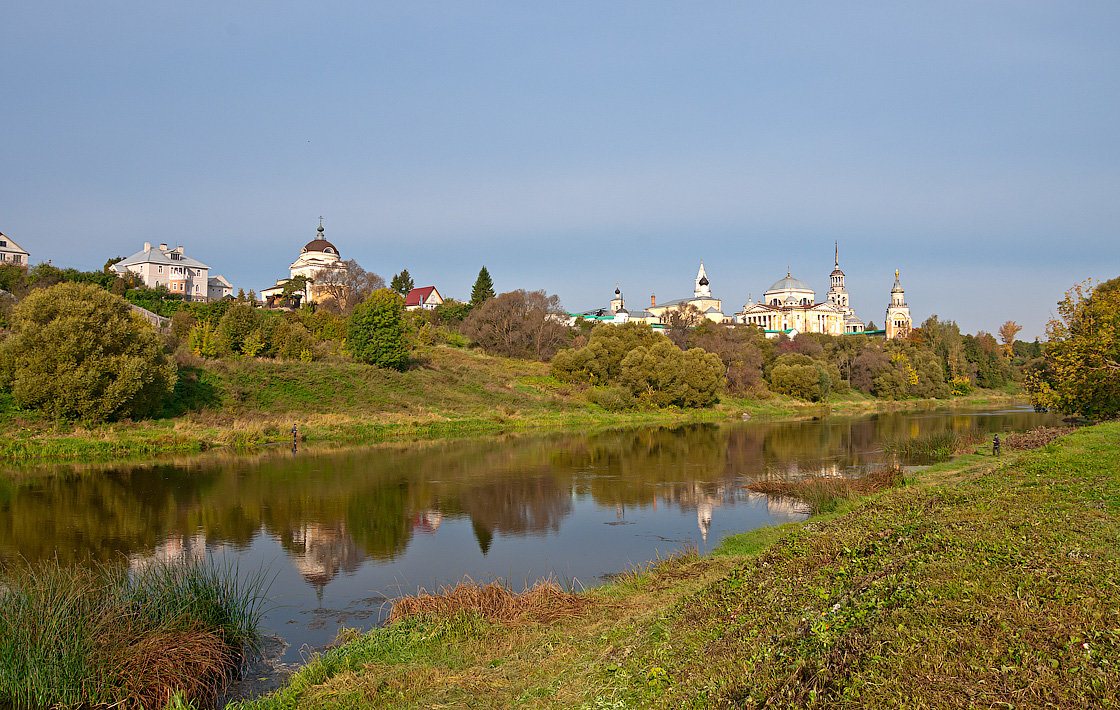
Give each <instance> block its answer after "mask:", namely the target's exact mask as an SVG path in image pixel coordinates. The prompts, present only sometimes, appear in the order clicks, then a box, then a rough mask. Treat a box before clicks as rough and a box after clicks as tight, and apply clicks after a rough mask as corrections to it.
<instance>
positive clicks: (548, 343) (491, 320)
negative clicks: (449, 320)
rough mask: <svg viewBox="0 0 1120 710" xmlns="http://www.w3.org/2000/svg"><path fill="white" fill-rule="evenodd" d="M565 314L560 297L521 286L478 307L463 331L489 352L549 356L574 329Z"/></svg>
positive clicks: (529, 356) (534, 356)
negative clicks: (569, 324) (566, 323)
mask: <svg viewBox="0 0 1120 710" xmlns="http://www.w3.org/2000/svg"><path fill="white" fill-rule="evenodd" d="M566 318H567V314H565V313H564V312H563V311H562V310H561V308H560V298H559V297H557V296H555V295H551V296H550V295H548V294H546V293H545V292H544V291H525V290H524V289H518V290H517V291H510V292H508V293H503V294H500V295H498V296H495V297H494V298H491V299H489V300H487V301H485V302H484V303H483V304H482V305H481V306H480V307H478V308H476V309H475V310H474V311H473V312H472V313H471V315H470V316H469V317H468V318H467V320H466V321H465V322H464V323H463V333H464V334H465V335H466V336H467V337H468V338H470V339H471V340H473V341H474V342H475V343H476V344H478V345H479V346H480V347H481V348H482V349H483V350H485V351H487V352H490V353H495V354H498V355H507V356H509V357H524V358H535V359H537V360H548V359H550V358H551V357H552V356H553V355H554V354H556V351H557V350H559V349H560V346H561V345H562V344H563V343H564V342H565V340H566V339H567V337H568V333H569V332H570V331H571V329H570V328H569V327H568V326H567V325H565V323H564V321H565V319H566Z"/></svg>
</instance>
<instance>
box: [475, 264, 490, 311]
mask: <svg viewBox="0 0 1120 710" xmlns="http://www.w3.org/2000/svg"><path fill="white" fill-rule="evenodd" d="M493 297H494V282H493V281H492V280H490V272H489V271H487V270H486V267H485V266H483V267H482V268H481V269H479V270H478V278H477V279H475V280H474V288H472V289H471V306H474V307H475V308H477V307H479V306H481V305H482V303H483V301H486V300H489V299H491V298H493Z"/></svg>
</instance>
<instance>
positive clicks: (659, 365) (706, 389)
mask: <svg viewBox="0 0 1120 710" xmlns="http://www.w3.org/2000/svg"><path fill="white" fill-rule="evenodd" d="M621 380H622V384H623V386H625V387H627V388H629V390H630V392H631V393H632V394H633V395H634V397H635V398H637V399H638V401H639V402H642V403H645V404H649V405H653V406H656V407H668V406H677V407H707V406H709V405H711V404H714V403H715V401H716V399H717V397H718V395H719V392H720V390H721V389H722V388H723V383H724V366H723V362H722V361H721V360H720V359H719V356H718V355H715V354H713V353H706V352H704V351H703V350H701V349H700V348H692V349H691V350H689V351H688V352H684V351H683V350H681V349H680V348H678V347H677V346H676V345H673V343H671V342H669V339H668V338H664V339H662V340H661V341H660V342H658V343H655V344H654V345H651V346H649V347H645V346H640V347H637V348H634V349H633V350H631V351H630V353H629V354H627V355H626V357H625V358H623V360H622V377H621Z"/></svg>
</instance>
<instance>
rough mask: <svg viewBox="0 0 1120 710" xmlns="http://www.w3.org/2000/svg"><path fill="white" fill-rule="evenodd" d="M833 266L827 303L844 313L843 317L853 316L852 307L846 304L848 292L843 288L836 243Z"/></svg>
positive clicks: (838, 244)
mask: <svg viewBox="0 0 1120 710" xmlns="http://www.w3.org/2000/svg"><path fill="white" fill-rule="evenodd" d="M834 263H835V266H833V268H832V274H831V275H830V276H829V278H830V280H831V285H830V286H829V289H828V302H829V303H831V304H832V305H834V306H836V307H837V308H839V309H841V310H843V311H844V315H845V316H851V315H852V314H853V311H852V307H851V305H850V304H849V303H848V291H847V289H845V288H844V272H843V271H841V270H840V243H839V242H837V243H836V259H835V262H834Z"/></svg>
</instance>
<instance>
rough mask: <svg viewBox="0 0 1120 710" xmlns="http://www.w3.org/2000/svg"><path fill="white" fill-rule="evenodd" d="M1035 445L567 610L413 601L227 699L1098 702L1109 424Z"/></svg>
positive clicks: (404, 704)
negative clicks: (288, 676)
mask: <svg viewBox="0 0 1120 710" xmlns="http://www.w3.org/2000/svg"><path fill="white" fill-rule="evenodd" d="M1046 438H1048V437H1044V438H1043V439H1042V440H1040V441H1039V442H1038V443H1042V444H1043V446H1042V448H1041V449H1038V450H1033V451H1014V450H1008V451H1005V452H1004V454H1003V456H1002V457H1001V458H998V459H997V458H995V457H992V456H990V455H987V454H980V453H974V454H970V455H965V456H962V457H959V458H957V459H954V460H953V461H951V462H947V463H943V464H939V465H937V466H934V467H932V468H929V469H925V470H922V471H920V472H918V473H917V474H915V475H914V477H913V478H912V479H911V480H909V481H907V483H906V485H902V486H900V487H893V488H889V489H888V490H886V491H884V492H882V493H879V494H876V495H874V496H872V497H869V498H863V499H859V500H856V501H851V502H848V503H843V504H841V505H840V506H838V507H837V509H836V511H835V512H833V513H830V514H828V515H824V516H818V517H815V518H813V519H811V520H810V521H809V522H807V523H803V524H795V525H786V526H783V527H780V528H768V529H763V530H759V531H756V532H754V533H751V534H747V535H742V536H737V537H733V538H730V539H728V540H726V541H725V542H724V544H723V545H722V547H721V548H720V549H719V551H718V552H717V553H716V554H714V555H712V556H710V557H705V558H701V557H698V556H697V555H696V554H695V553H685V554H682V555H680V556H678V557H677V558H674V559H670V560H667V561H664V562H662V563H660V564H656V565H653V566H651V567H650V568H648V569H644V570H636V571H634V572H633V573H631V574H627V575H623V576H622V577H620V578H619V580H618V581H617V582H615V583H613V584H611V585H608V586H605V587H602V588H598V589H595V590H592V591H590V592H586V593H585V594H583V595H580V596H581V598H582V601H581V603H578V604H576V603H570V602H569V603H567V604H566V605H564V609H565V613H564V614H556V613H555V605H551V606H547V607H545V609H546V611H548V612H549V613H548V614H541V613H539V610H538V607H539V606H540V605H534V604H531V603H528V602H527V603H526V606H525V608H523V609H520V610H519V611H518V612H517V613H509V612H506V613H504V614H503V615H495V614H493V613H491V612H490V611H489V610H490V608H491V606H492V605H483V604H478V605H472V604H470V603H463V604H458V605H443V606H442V607H441V605H439V604H415V605H412V606H413V608H414V609H415V610H416V611H417V613H416V614H414V615H411V616H407V617H405V618H402V619H400V620H399V621H397V622H396V623H394V624H393V625H391V626H389V627H387V628H385V629H382V630H378V631H374V632H372V633H368V634H364V635H361V636H358V637H356V638H354V639H352V640H351V641H350V642H349V643H347V644H345V645H343V646H341V647H340V648H337V649H334V650H331V651H329V652H327V653H324V654H323V655H322V656H319V657H318V658H316V659H314V660H313V661H312V662H311V663H310V664H309V665H308V666H307V667H305V668H304V669H302V670H301V671H300V672H299V673H297V674H296V675H295V676H294V677H293V678H292V680H291V682H290V684H289V686H288V687H287V688H285V689H284V690H283V691H281V692H280V693H278V694H276V695H274V696H270V697H268V698H264V699H261V700H259V701H257V702H254V703H246V704H243V705H241V706H240V707H241V708H244V709H247V708H256V709H259V710H265V709H266V708H289V707H296V706H298V707H304V708H328V707H329V708H346V707H385V708H390V707H391V708H413V707H415V708H420V707H464V708H465V707H488V708H506V707H508V708H513V707H519V708H520V707H556V708H586V709H589V710H590V709H606V708H647V707H652V708H659V707H663V708H754V707H775V708H785V707H788V708H801V707H809V708H826V707H827V708H833V707H852V708H855V707H861V708H862V707H891V708H895V707H903V708H942V707H943V708H957V707H1016V708H1024V707H1113V706H1114V705H1115V702H1116V701H1115V694H1116V693H1115V689H1116V688H1117V687H1120V664H1118V663H1117V660H1116V659H1117V658H1118V657H1120V584H1118V582H1117V580H1118V579H1120V550H1118V548H1117V546H1116V540H1117V538H1118V536H1120V452H1118V451H1117V447H1116V442H1117V440H1120V424H1117V423H1110V424H1103V425H1099V426H1095V427H1092V428H1089V429H1083V430H1079V431H1077V432H1074V433H1072V434H1069V435H1068V436H1066V437H1064V438H1061V439H1058V440H1056V441H1052V442H1050V443H1044V442H1045V439H1046ZM977 451H979V448H978V449H977ZM468 596H469V595H468ZM475 596H479V595H475ZM552 598H555V595H553V597H552ZM550 610H551V611H550Z"/></svg>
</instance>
